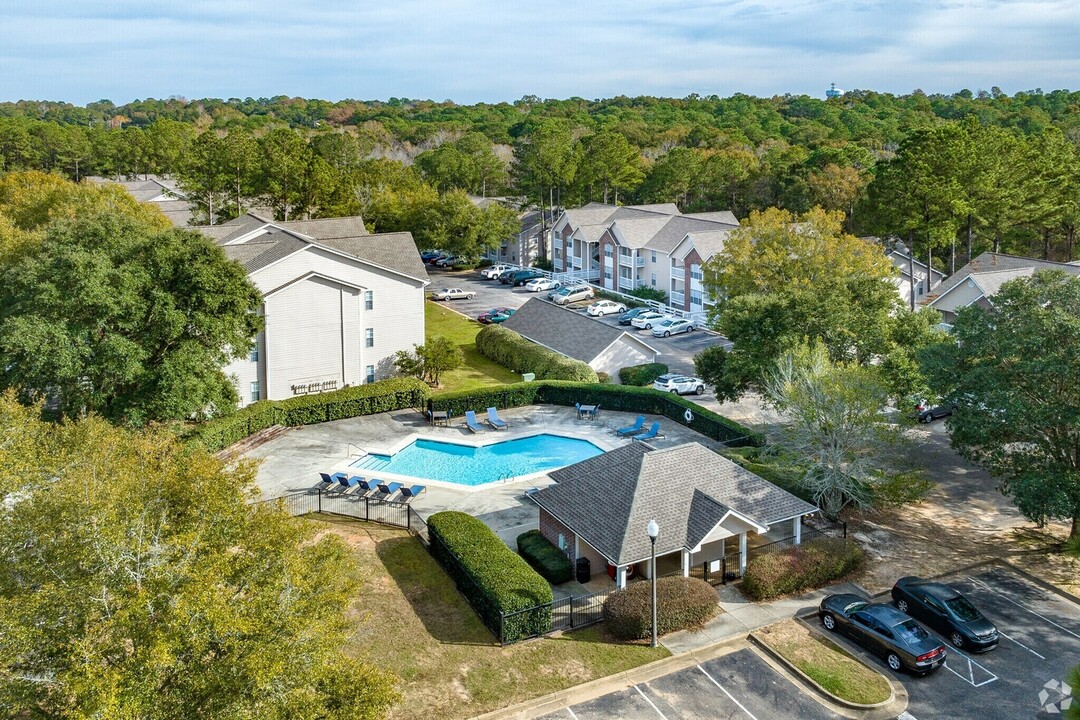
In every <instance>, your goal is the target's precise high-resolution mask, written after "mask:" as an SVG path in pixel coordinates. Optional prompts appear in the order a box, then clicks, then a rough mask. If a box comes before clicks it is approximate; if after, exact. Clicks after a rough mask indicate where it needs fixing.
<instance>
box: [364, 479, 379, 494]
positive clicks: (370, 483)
mask: <svg viewBox="0 0 1080 720" xmlns="http://www.w3.org/2000/svg"><path fill="white" fill-rule="evenodd" d="M378 486H379V481H378V480H376V479H374V478H372V479H371V480H366V479H364V478H360V489H361V490H363V491H364V492H370V491H372V490H374V489H375V488H377V487H378Z"/></svg>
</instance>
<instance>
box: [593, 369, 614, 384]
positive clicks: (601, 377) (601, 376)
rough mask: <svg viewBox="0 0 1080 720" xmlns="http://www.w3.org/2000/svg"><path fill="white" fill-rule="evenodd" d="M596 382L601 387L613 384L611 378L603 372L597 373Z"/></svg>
mask: <svg viewBox="0 0 1080 720" xmlns="http://www.w3.org/2000/svg"><path fill="white" fill-rule="evenodd" d="M596 381H597V382H598V383H600V384H601V385H607V384H608V383H610V382H611V376H610V375H608V374H607V373H606V372H604V371H602V370H601V371H600V372H598V373H596Z"/></svg>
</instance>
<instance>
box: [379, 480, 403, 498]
mask: <svg viewBox="0 0 1080 720" xmlns="http://www.w3.org/2000/svg"><path fill="white" fill-rule="evenodd" d="M400 489H401V483H399V482H392V483H384V482H381V483H379V492H381V493H383V494H385V495H386V497H390V496H391V495H393V494H394V493H396V492H397V491H398V490H400Z"/></svg>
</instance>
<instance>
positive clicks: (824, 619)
mask: <svg viewBox="0 0 1080 720" xmlns="http://www.w3.org/2000/svg"><path fill="white" fill-rule="evenodd" d="M821 624H822V625H824V626H825V629H826V630H829V631H830V632H836V618H834V617H833V616H832V615H830V614H829V613H825V614H824V615H822V616H821Z"/></svg>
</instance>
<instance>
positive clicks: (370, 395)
mask: <svg viewBox="0 0 1080 720" xmlns="http://www.w3.org/2000/svg"><path fill="white" fill-rule="evenodd" d="M428 393H429V390H428V386H427V384H426V383H424V382H423V381H421V380H419V379H417V378H412V377H409V378H391V379H389V380H380V381H379V382H375V383H368V384H367V385H357V386H355V387H349V388H343V389H341V390H335V391H333V392H325V393H318V394H316V395H302V396H299V397H294V398H289V399H288V400H260V401H259V402H256V403H252V404H251V405H248V406H247V407H245V408H242V409H240V410H237V411H236V412H235V413H233V414H232V415H227V416H225V417H222V418H217V419H215V420H210V421H208V422H205V423H202V424H201V425H198V426H197V427H195V428H194V429H192V430H191V431H190V432H188V433H187V435H186V438H185V439H186V440H187V441H188V442H191V443H195V444H198V445H201V446H202V447H204V448H206V449H207V450H209V451H210V452H217V451H218V450H221V449H223V448H226V447H228V446H229V445H232V444H233V443H235V442H238V441H240V440H243V439H244V438H246V437H249V436H250V435H254V434H255V433H257V432H259V431H261V430H265V429H266V428H268V427H272V426H274V425H314V424H315V423H321V422H327V421H328V420H343V419H345V418H351V417H358V416H360V415H374V414H375V413H381V412H390V411H392V410H401V409H403V408H422V407H424V403H425V402H426V401H427V398H428Z"/></svg>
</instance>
